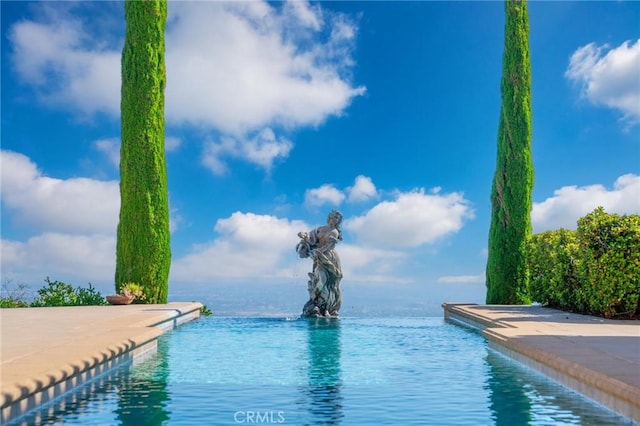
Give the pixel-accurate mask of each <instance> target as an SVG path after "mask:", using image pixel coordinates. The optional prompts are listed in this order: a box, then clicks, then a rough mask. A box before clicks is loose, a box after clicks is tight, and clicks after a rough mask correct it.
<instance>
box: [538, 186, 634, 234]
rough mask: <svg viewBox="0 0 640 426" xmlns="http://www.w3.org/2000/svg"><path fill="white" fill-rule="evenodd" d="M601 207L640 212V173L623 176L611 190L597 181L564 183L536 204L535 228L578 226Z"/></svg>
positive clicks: (540, 229) (620, 212)
mask: <svg viewBox="0 0 640 426" xmlns="http://www.w3.org/2000/svg"><path fill="white" fill-rule="evenodd" d="M598 206H602V207H604V209H605V211H607V212H608V213H618V214H640V176H637V175H634V174H626V175H622V176H620V177H619V178H618V179H616V181H615V182H614V184H613V188H611V189H607V188H606V187H605V186H603V185H601V184H596V185H589V186H582V187H579V186H576V185H571V186H563V187H562V188H560V189H557V190H555V191H554V193H553V196H552V197H549V198H547V199H546V200H544V201H542V202H539V203H534V204H533V208H532V210H531V222H532V225H533V230H534V232H543V231H547V230H552V229H559V228H565V229H575V228H576V226H577V221H578V219H579V218H581V217H582V216H584V215H586V214H588V213H590V212H591V211H593V209H595V208H596V207H598Z"/></svg>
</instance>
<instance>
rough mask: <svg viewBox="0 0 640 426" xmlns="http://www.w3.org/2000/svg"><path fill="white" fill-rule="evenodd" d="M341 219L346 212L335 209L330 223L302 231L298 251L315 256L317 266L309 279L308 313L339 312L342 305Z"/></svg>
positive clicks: (328, 314)
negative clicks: (338, 247) (337, 248)
mask: <svg viewBox="0 0 640 426" xmlns="http://www.w3.org/2000/svg"><path fill="white" fill-rule="evenodd" d="M341 222H342V213H340V212H339V211H337V210H332V211H331V212H330V213H329V215H328V216H327V225H325V226H320V227H318V228H315V229H313V230H311V231H310V232H298V237H300V242H299V243H298V245H297V246H296V251H297V252H298V255H299V256H300V257H302V258H306V257H311V258H312V259H313V270H312V272H310V273H309V282H308V290H309V301H308V302H307V303H306V304H305V305H304V307H303V308H302V316H304V317H314V318H315V317H337V316H338V311H339V310H340V306H341V305H342V293H341V291H340V280H341V279H342V267H341V266H340V257H338V253H337V252H336V250H335V246H336V244H337V243H338V242H339V241H341V240H342V231H341V230H340V223H341Z"/></svg>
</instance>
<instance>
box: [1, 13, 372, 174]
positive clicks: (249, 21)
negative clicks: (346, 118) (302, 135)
mask: <svg viewBox="0 0 640 426" xmlns="http://www.w3.org/2000/svg"><path fill="white" fill-rule="evenodd" d="M56 5H57V4H56ZM74 7H76V8H77V7H86V6H82V5H81V6H78V5H76V4H75V3H74V4H71V5H69V6H67V5H64V6H62V5H61V6H59V7H53V6H51V5H43V6H42V7H41V9H42V10H45V11H46V12H47V13H42V14H41V16H40V17H39V18H38V19H34V20H22V21H19V22H18V23H16V24H14V25H13V26H12V27H11V28H10V29H9V40H10V43H11V49H12V55H11V58H12V62H13V64H14V67H15V70H16V71H17V73H18V74H19V76H20V77H21V80H22V81H23V82H24V83H26V84H28V85H30V86H31V87H33V88H34V89H36V92H37V93H38V99H39V100H41V101H42V102H45V103H49V104H51V105H55V106H58V107H65V108H68V109H70V110H72V111H74V112H79V113H81V114H83V115H86V116H91V115H93V114H96V113H99V112H104V113H107V114H110V115H111V116H113V117H118V116H119V113H120V57H121V49H122V42H123V41H122V40H123V37H124V35H123V33H122V31H123V29H124V26H123V23H119V24H118V25H115V26H114V27H115V28H116V30H117V31H118V32H119V33H118V34H114V33H113V32H112V33H110V34H105V33H103V32H99V31H98V29H99V28H104V27H106V26H104V25H100V22H102V21H101V20H103V15H105V13H96V12H94V13H93V14H92V15H87V14H85V15H84V16H85V17H86V16H95V17H96V18H95V19H96V20H98V21H97V22H86V21H82V20H81V19H80V18H79V17H77V16H74V15H73V10H74ZM95 7H96V8H99V7H111V8H112V7H115V6H114V5H106V6H103V5H101V4H97V5H96V6H95ZM57 9H61V10H62V9H64V13H63V12H60V11H59V10H57ZM109 10H110V11H111V12H113V10H111V9H109ZM107 15H108V16H110V15H112V14H107ZM97 28H98V29H97ZM97 32H99V33H100V34H99V36H98V35H97ZM356 33H357V27H356V24H355V23H354V22H352V21H351V20H350V19H349V18H348V17H347V16H346V15H340V14H333V13H328V12H324V11H323V10H322V9H321V7H320V5H314V6H310V5H309V4H308V3H307V2H299V1H294V2H287V3H283V4H279V5H277V6H272V5H270V4H269V3H267V2H261V1H257V2H171V3H170V4H169V17H168V23H167V30H166V68H167V86H166V92H165V93H166V103H165V108H166V117H167V121H168V123H169V124H176V125H184V124H191V125H194V126H197V127H201V128H203V129H204V130H205V131H212V130H214V129H215V130H218V131H220V132H222V134H223V135H226V136H229V137H231V138H232V140H233V141H234V145H241V146H242V145H248V146H247V147H241V148H239V147H236V148H234V149H233V153H236V154H237V155H239V156H240V158H243V159H246V160H247V161H250V162H252V163H254V164H258V165H260V166H261V167H264V168H266V169H267V170H268V169H269V168H270V167H271V165H272V161H273V160H275V159H277V158H284V157H286V156H287V155H288V151H289V150H290V149H291V147H292V145H291V144H290V143H288V142H287V141H286V140H285V139H284V138H282V137H277V138H276V137H274V142H275V141H277V143H273V142H272V143H266V144H261V143H259V142H260V141H262V142H265V141H264V140H263V138H260V137H257V138H251V137H248V135H249V134H256V133H258V134H261V133H260V132H262V131H263V130H264V129H275V128H282V129H292V128H295V127H299V126H316V125H319V124H321V123H323V122H324V121H325V120H326V119H327V118H329V117H331V116H340V115H341V114H342V113H343V111H344V109H345V108H347V107H348V106H349V104H350V103H351V101H352V100H353V98H354V97H357V96H359V95H361V94H363V93H364V91H365V88H364V87H356V86H354V85H353V84H352V83H351V82H350V81H349V78H348V77H347V75H348V72H349V70H350V68H351V67H352V66H353V60H352V59H351V54H352V50H353V41H354V38H355V34H356ZM327 34H329V35H327ZM107 39H109V40H111V43H110V44H107V43H106V42H105V40H107ZM114 40H117V41H114ZM269 131H271V130H269ZM170 146H174V145H172V144H169V145H168V146H167V149H169V147H170ZM208 165H209V167H210V168H212V169H213V170H215V171H216V172H220V170H221V169H224V167H225V165H224V162H223V160H222V159H221V158H219V157H215V158H214V159H210V160H209V161H208Z"/></svg>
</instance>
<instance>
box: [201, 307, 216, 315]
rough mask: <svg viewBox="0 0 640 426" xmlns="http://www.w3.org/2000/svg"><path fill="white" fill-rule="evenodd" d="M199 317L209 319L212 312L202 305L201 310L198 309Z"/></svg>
mask: <svg viewBox="0 0 640 426" xmlns="http://www.w3.org/2000/svg"><path fill="white" fill-rule="evenodd" d="M200 315H202V316H203V317H209V316H211V315H213V312H211V309H209V308H207V305H202V308H200Z"/></svg>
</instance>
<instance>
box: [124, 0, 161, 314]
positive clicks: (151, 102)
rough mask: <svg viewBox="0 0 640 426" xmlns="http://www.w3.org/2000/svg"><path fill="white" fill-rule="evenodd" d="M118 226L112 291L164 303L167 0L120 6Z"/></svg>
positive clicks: (130, 0) (128, 3)
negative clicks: (132, 287) (125, 288)
mask: <svg viewBox="0 0 640 426" xmlns="http://www.w3.org/2000/svg"><path fill="white" fill-rule="evenodd" d="M124 12H125V20H126V33H125V41H124V47H123V49H122V87H121V103H120V111H121V147H120V199H121V206H120V221H119V223H118V237H117V238H118V239H117V245H116V274H115V284H116V291H119V290H120V287H121V286H122V285H123V284H124V283H127V282H135V283H138V284H140V285H142V286H143V288H144V291H145V296H146V302H148V303H166V301H167V293H168V279H169V268H170V265H171V248H170V241H169V238H170V236H169V235H170V233H169V200H168V192H167V171H166V161H165V151H164V89H165V78H166V77H165V75H166V72H165V65H164V51H165V44H164V30H165V25H166V20H167V2H166V0H147V1H135V0H133V1H132V0H127V1H126V2H125V3H124Z"/></svg>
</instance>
